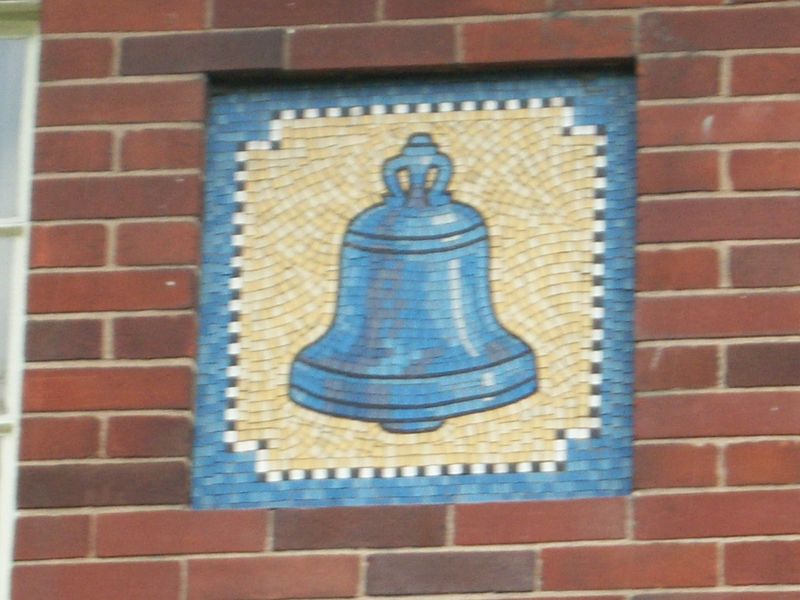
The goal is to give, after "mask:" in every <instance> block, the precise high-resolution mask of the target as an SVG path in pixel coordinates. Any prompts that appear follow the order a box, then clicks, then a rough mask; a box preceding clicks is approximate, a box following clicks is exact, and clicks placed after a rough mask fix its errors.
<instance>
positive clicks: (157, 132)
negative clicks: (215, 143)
mask: <svg viewBox="0 0 800 600" xmlns="http://www.w3.org/2000/svg"><path fill="white" fill-rule="evenodd" d="M204 146H205V137H204V135H203V130H202V129H143V130H140V131H130V132H128V133H126V134H125V136H124V137H123V138H122V159H121V160H122V168H123V169H125V170H130V171H134V170H137V169H201V168H203V163H204V150H205V148H204Z"/></svg>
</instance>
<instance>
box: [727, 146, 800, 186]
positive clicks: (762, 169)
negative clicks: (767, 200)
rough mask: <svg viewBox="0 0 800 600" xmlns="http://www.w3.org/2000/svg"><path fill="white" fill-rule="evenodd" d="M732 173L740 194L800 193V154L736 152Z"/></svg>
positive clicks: (734, 153) (790, 150)
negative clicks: (754, 192) (759, 191)
mask: <svg viewBox="0 0 800 600" xmlns="http://www.w3.org/2000/svg"><path fill="white" fill-rule="evenodd" d="M730 173H731V180H732V181H733V187H734V189H737V190H782V189H787V190H791V189H796V188H798V187H800V150H795V149H759V150H735V151H733V152H731V158H730Z"/></svg>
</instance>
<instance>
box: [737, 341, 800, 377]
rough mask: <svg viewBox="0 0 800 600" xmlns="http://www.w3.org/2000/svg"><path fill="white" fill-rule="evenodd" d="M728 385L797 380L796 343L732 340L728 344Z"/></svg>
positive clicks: (799, 354) (799, 349) (799, 348)
mask: <svg viewBox="0 0 800 600" xmlns="http://www.w3.org/2000/svg"><path fill="white" fill-rule="evenodd" d="M727 360H728V368H727V373H728V377H727V383H728V385H729V386H731V387H756V386H775V385H797V384H800V369H798V368H797V367H798V365H800V344H798V343H789V344H781V343H766V344H736V345H732V346H729V347H728V352H727Z"/></svg>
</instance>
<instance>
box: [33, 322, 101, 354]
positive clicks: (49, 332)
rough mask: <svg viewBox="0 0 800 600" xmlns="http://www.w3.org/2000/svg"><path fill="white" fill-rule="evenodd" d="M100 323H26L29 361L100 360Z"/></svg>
mask: <svg viewBox="0 0 800 600" xmlns="http://www.w3.org/2000/svg"><path fill="white" fill-rule="evenodd" d="M102 327H103V324H102V323H101V322H100V321H99V320H95V319H70V320H64V321H61V320H55V319H48V320H46V321H28V328H27V335H26V337H25V358H26V359H27V360H29V361H43V360H77V359H88V358H100V356H101V354H102V348H101V344H102Z"/></svg>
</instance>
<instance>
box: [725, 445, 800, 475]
mask: <svg viewBox="0 0 800 600" xmlns="http://www.w3.org/2000/svg"><path fill="white" fill-rule="evenodd" d="M725 466H726V467H727V468H726V473H727V482H728V484H729V485H759V484H761V485H765V484H796V483H800V442H796V441H790V440H775V441H768V442H743V443H739V444H730V445H729V446H728V447H727V448H726V449H725Z"/></svg>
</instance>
